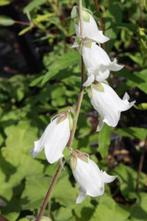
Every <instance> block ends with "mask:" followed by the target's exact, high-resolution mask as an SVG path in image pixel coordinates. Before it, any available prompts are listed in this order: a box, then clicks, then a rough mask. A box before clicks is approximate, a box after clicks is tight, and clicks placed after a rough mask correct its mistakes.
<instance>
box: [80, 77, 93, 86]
mask: <svg viewBox="0 0 147 221" xmlns="http://www.w3.org/2000/svg"><path fill="white" fill-rule="evenodd" d="M93 82H94V75H92V74H91V75H90V76H88V78H87V80H86V81H85V82H84V84H83V86H84V87H88V86H90V85H91V84H92V83H93Z"/></svg>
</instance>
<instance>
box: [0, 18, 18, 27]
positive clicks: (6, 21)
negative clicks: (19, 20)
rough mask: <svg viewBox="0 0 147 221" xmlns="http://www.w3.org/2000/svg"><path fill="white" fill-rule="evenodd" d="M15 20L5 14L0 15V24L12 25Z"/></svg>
mask: <svg viewBox="0 0 147 221" xmlns="http://www.w3.org/2000/svg"><path fill="white" fill-rule="evenodd" d="M14 24H15V21H14V20H13V19H12V18H9V17H6V16H0V25H3V26H11V25H14Z"/></svg>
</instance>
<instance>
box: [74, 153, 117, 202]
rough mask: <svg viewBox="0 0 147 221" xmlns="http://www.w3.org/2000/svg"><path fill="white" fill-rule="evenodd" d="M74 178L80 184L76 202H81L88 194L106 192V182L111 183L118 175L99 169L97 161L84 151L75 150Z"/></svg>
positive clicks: (98, 194)
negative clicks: (111, 174)
mask: <svg viewBox="0 0 147 221" xmlns="http://www.w3.org/2000/svg"><path fill="white" fill-rule="evenodd" d="M71 168H72V172H73V175H74V178H75V180H76V182H77V183H78V185H79V186H80V194H79V196H78V197H77V200H76V203H81V202H82V201H83V200H84V199H85V197H86V196H91V197H97V196H101V195H103V194H104V184H105V183H111V182H113V181H114V180H115V178H116V176H110V175H108V174H107V173H106V172H104V171H102V170H100V169H99V167H98V166H97V165H96V163H95V162H94V161H92V160H90V159H89V158H88V157H87V156H86V155H85V154H84V153H81V152H79V151H75V152H74V153H73V156H72V158H71Z"/></svg>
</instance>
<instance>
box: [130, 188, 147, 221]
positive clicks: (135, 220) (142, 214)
mask: <svg viewBox="0 0 147 221" xmlns="http://www.w3.org/2000/svg"><path fill="white" fill-rule="evenodd" d="M146 202H147V193H143V192H142V193H139V195H138V200H137V202H136V203H135V205H133V206H132V207H131V221H140V220H141V221H146V219H147V207H146Z"/></svg>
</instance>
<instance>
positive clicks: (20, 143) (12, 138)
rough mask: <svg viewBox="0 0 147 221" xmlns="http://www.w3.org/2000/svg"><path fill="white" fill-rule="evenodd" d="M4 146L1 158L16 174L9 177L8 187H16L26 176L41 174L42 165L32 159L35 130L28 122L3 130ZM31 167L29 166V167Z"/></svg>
mask: <svg viewBox="0 0 147 221" xmlns="http://www.w3.org/2000/svg"><path fill="white" fill-rule="evenodd" d="M5 134H6V136H7V139H6V146H5V147H3V148H2V156H3V158H4V159H5V160H6V162H8V163H9V164H10V165H12V166H13V167H14V168H16V172H15V173H14V174H12V175H11V176H10V179H9V183H8V184H9V185H10V186H11V187H14V186H16V185H18V184H19V183H20V182H21V180H22V179H24V178H25V177H26V176H29V175H34V174H38V173H41V172H42V171H43V168H44V167H43V165H42V164H41V163H40V162H39V161H37V160H35V159H33V158H32V156H31V149H32V147H33V142H34V140H36V136H37V130H36V128H34V127H32V126H31V125H30V122H29V121H22V122H20V123H19V124H17V125H12V126H9V127H7V128H6V129H5ZM30 165H31V166H30Z"/></svg>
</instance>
